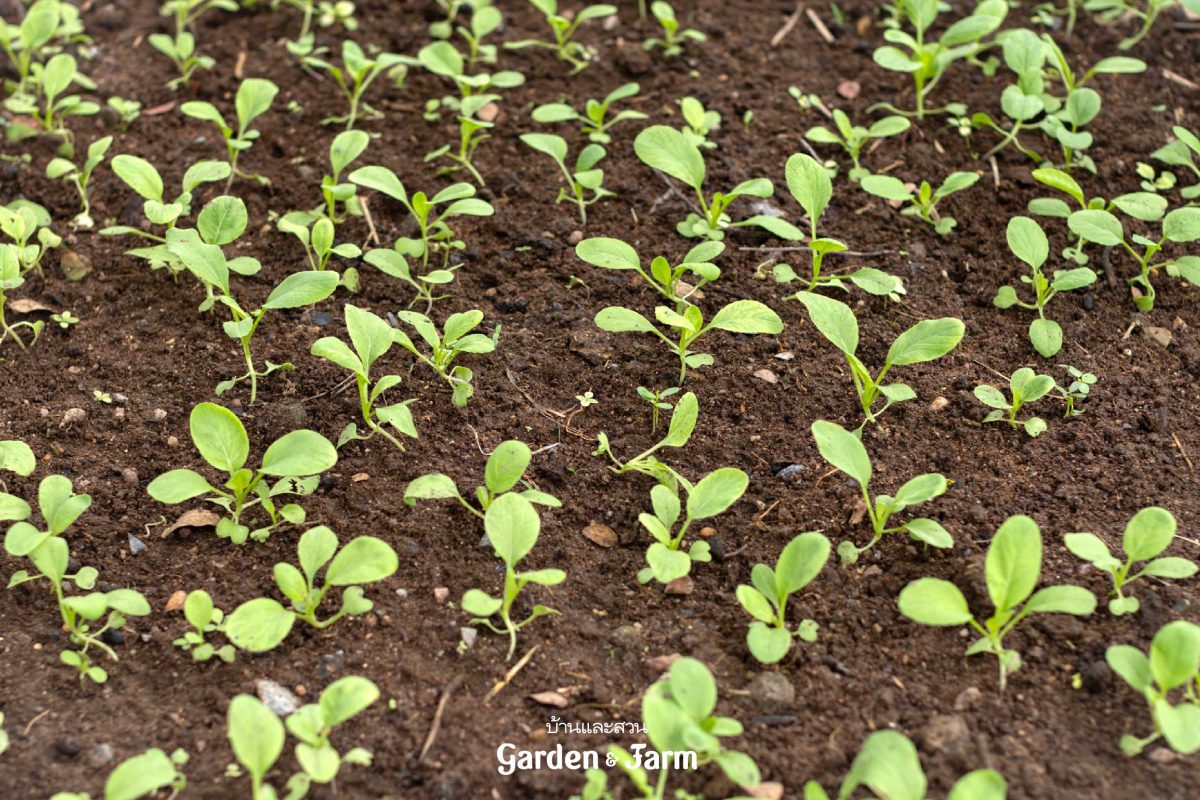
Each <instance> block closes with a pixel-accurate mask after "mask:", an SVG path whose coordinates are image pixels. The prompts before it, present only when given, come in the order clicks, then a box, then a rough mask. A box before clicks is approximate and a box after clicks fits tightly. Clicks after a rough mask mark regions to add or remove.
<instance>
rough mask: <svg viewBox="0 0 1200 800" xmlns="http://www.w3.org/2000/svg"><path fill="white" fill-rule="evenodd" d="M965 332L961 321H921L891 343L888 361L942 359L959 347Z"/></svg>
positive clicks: (912, 361) (892, 362) (894, 362)
mask: <svg viewBox="0 0 1200 800" xmlns="http://www.w3.org/2000/svg"><path fill="white" fill-rule="evenodd" d="M964 331H965V328H964V327H963V324H962V321H961V320H957V319H953V318H951V317H943V318H941V319H926V320H921V321H920V322H918V323H917V324H916V325H913V326H912V327H911V328H909V329H908V330H906V331H905V332H904V333H902V334H900V335H899V336H897V337H896V341H894V342H892V346H891V347H890V348H888V354H887V363H889V364H893V365H895V366H903V365H906V364H918V363H920V362H922V361H933V360H934V359H938V358H941V357H942V356H944V355H946V354H947V353H949V352H950V351H951V350H953V349H954V348H955V347H957V346H958V343H959V342H960V341H962V337H963V333H964Z"/></svg>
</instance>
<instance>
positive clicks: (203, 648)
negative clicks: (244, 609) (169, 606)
mask: <svg viewBox="0 0 1200 800" xmlns="http://www.w3.org/2000/svg"><path fill="white" fill-rule="evenodd" d="M183 616H184V617H185V618H186V619H187V621H188V624H189V625H191V626H192V628H194V630H190V631H187V632H186V633H184V634H183V636H180V637H179V638H178V639H176V640H175V641H173V642H171V644H173V645H175V646H176V647H178V648H179V649H180V650H183V651H184V652H185V653H186V652H190V653H191V654H192V660H193V661H209V660H211V659H212V658H213V657H214V656H215V657H217V658H219V659H221V660H222V661H224V662H225V663H226V664H232V663H233V660H234V659H235V658H236V657H237V651H236V650H235V649H234V647H233V645H231V644H224V645H221V646H220V647H214V646H213V645H212V643H210V642H207V641H205V636H207V635H208V634H210V633H224V632H225V612H223V611H221V609H219V608H217V607H216V606H215V605H213V599H212V597H211V596H210V595H209V593H208V592H206V591H204V590H203V589H197V590H195V591H193V592H188V596H187V597H186V598H185V599H184V601H183Z"/></svg>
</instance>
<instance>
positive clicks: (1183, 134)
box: [1151, 125, 1200, 200]
mask: <svg viewBox="0 0 1200 800" xmlns="http://www.w3.org/2000/svg"><path fill="white" fill-rule="evenodd" d="M1171 132H1172V133H1174V134H1175V141H1173V142H1171V143H1169V144H1166V145H1163V146H1162V147H1160V148H1158V149H1157V150H1155V151H1154V152H1153V153H1151V156H1152V157H1153V158H1155V159H1157V160H1158V161H1161V162H1162V163H1164V164H1169V165H1171V166H1173V167H1182V168H1183V169H1186V170H1189V171H1190V172H1192V174H1194V175H1195V176H1196V178H1197V179H1200V167H1198V166H1196V160H1195V156H1200V137H1197V136H1196V134H1194V133H1192V132H1191V131H1189V130H1188V129H1187V128H1185V127H1183V126H1182V125H1176V126H1175V127H1173V128H1171ZM1179 194H1180V195H1181V196H1182V197H1183V199H1184V200H1195V199H1196V198H1198V197H1200V181H1198V182H1197V183H1194V184H1192V185H1191V186H1184V187H1183V188H1181V189H1180V190H1179Z"/></svg>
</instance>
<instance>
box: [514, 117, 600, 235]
mask: <svg viewBox="0 0 1200 800" xmlns="http://www.w3.org/2000/svg"><path fill="white" fill-rule="evenodd" d="M521 141H522V142H524V143H525V144H526V145H527V146H529V147H531V148H533V149H534V150H537V151H538V152H539V153H545V154H546V155H548V156H550V158H551V159H552V160H553V161H554V163H555V164H557V165H558V169H559V171H560V172H562V174H563V177H564V178H566V179H567V186H566V187H563V186H560V187H559V189H558V197H557V199H555V201H554V202H555V204H558V203H561V202H562V201H564V200H570V201H571V202H572V203H574V204H575V207H576V208H578V209H579V222H580V224H581V225H585V226H586V225H587V207H588V206H590V205H592V204H593V203H596V202H598V201H600V200H602V199H604V198H605V197H616V195H615V194H614V193H613V192H610V191H609V190H608V189H605V188H604V186H603V185H602V184H603V183H604V170H602V169H600V168H598V167H597V166H596V164H597V163H599V161H600V159H602V158H604V156H605V152H604V148H603V147H601V146H600V145H598V144H589V145H587V146H585V147H584V148H583V149H582V150H580V151H579V155H578V156H576V158H575V167H574V169H568V168H567V165H566V160H567V140H566V139H564V138H562V137H561V136H555V135H554V134H552V133H523V134H521ZM567 187H570V191H568V190H567ZM588 192H591V197H588V196H587V193H588Z"/></svg>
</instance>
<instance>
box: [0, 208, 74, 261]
mask: <svg viewBox="0 0 1200 800" xmlns="http://www.w3.org/2000/svg"><path fill="white" fill-rule="evenodd" d="M50 223H51V219H50V212H49V211H47V210H46V209H45V207H44V206H41V205H39V204H37V203H34V202H32V201H29V200H13V201H12V202H11V203H9V204H8V205H6V206H0V233H3V234H4V235H5V236H7V237H8V238H9V239H11V240H12V242H11V243H5V244H0V246H3V247H4V248H6V249H10V250H12V252H13V254H14V255H15V256H16V258H17V268H18V271H19V272H20V274H21V275H22V276H24V275H25V274H27V273H28V272H29V271H30V270H34V271H36V272H37V274H38V275H42V274H43V272H42V259H43V258H45V257H46V253H48V252H49V251H51V250H53V249H55V248H56V247H58V246H59V245H61V244H62V237H61V236H59V235H58V234H56V233H55V232H54V231H52V230H51V229H50Z"/></svg>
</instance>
